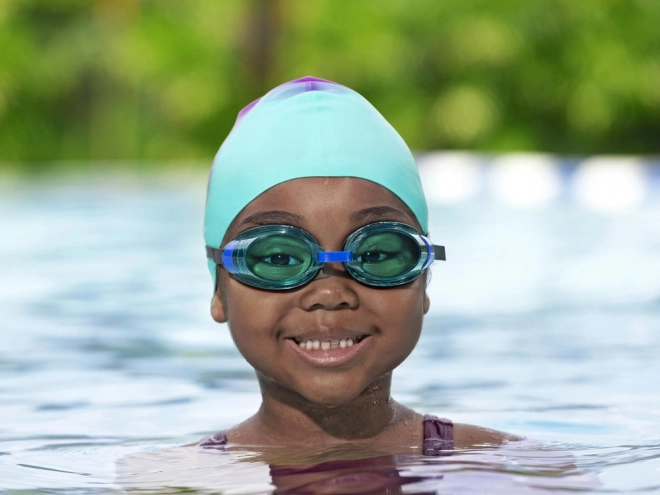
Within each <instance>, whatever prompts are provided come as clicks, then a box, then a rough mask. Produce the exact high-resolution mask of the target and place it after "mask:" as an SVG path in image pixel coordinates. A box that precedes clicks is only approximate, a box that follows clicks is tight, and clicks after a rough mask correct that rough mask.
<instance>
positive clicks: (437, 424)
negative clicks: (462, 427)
mask: <svg viewBox="0 0 660 495" xmlns="http://www.w3.org/2000/svg"><path fill="white" fill-rule="evenodd" d="M453 448H454V423H452V422H451V421H450V420H448V419H444V418H438V417H437V416H432V415H430V414H425V415H424V446H423V448H422V454H424V455H433V456H438V455H450V453H448V452H446V451H447V450H451V449H453ZM443 451H444V452H443Z"/></svg>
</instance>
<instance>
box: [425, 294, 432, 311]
mask: <svg viewBox="0 0 660 495" xmlns="http://www.w3.org/2000/svg"><path fill="white" fill-rule="evenodd" d="M430 308H431V299H430V298H429V294H428V292H426V291H424V314H426V313H428V312H429V309H430Z"/></svg>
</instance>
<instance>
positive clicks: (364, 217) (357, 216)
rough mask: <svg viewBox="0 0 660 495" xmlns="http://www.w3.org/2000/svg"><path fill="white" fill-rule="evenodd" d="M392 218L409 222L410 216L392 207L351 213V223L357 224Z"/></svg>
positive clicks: (373, 208) (378, 207)
mask: <svg viewBox="0 0 660 495" xmlns="http://www.w3.org/2000/svg"><path fill="white" fill-rule="evenodd" d="M392 217H396V218H398V219H401V220H409V218H408V215H406V214H405V213H404V212H402V211H401V210H397V209H396V208H392V207H391V206H372V207H371V208H365V209H364V210H360V211H356V212H353V213H351V221H353V222H356V223H361V222H373V221H377V220H383V219H386V218H392Z"/></svg>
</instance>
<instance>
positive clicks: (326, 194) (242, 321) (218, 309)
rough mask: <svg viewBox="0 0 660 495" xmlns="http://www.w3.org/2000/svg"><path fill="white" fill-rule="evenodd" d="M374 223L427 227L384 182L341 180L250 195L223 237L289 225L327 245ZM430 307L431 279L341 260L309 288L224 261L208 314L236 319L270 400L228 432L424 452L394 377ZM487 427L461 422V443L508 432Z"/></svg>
mask: <svg viewBox="0 0 660 495" xmlns="http://www.w3.org/2000/svg"><path fill="white" fill-rule="evenodd" d="M377 221H396V222H402V223H406V224H408V225H410V226H413V227H415V228H416V229H418V230H420V231H421V228H420V226H419V224H418V222H417V221H416V219H415V217H414V215H413V214H412V213H411V212H410V210H409V209H408V208H407V207H406V206H405V205H404V204H403V203H402V202H401V201H400V200H399V199H398V198H397V197H396V196H394V195H393V194H392V193H391V192H389V191H388V190H386V189H385V188H383V187H381V186H379V185H377V184H374V183H372V182H369V181H366V180H362V179H355V178H343V177H342V178H304V179H296V180H292V181H289V182H285V183H282V184H279V185H277V186H275V187H273V188H271V189H269V190H268V191H266V192H264V193H263V194H261V195H260V196H259V197H257V198H256V199H255V200H254V201H252V202H251V203H250V204H248V205H247V206H246V207H245V209H244V210H243V211H242V212H241V213H240V214H239V215H238V217H237V218H236V219H235V221H234V222H233V223H232V225H231V226H230V228H229V230H228V232H227V234H226V236H225V242H226V241H228V240H230V239H232V238H233V237H234V236H236V235H237V234H239V233H240V232H242V231H244V230H247V229H249V228H252V227H256V226H259V225H265V224H288V225H294V226H296V227H300V228H303V229H305V230H307V231H308V232H310V233H311V234H312V235H313V236H314V237H315V238H316V240H317V241H318V242H319V244H320V245H322V246H323V247H324V249H325V250H328V251H339V250H341V248H342V244H343V242H344V240H345V239H346V237H347V236H348V235H349V234H351V233H352V232H354V231H355V230H356V229H358V228H360V227H362V226H364V225H366V224H369V223H373V222H377ZM428 309H429V298H428V296H427V294H426V291H425V277H424V276H421V277H419V278H417V279H416V280H414V281H412V282H409V283H407V284H405V285H401V286H397V287H390V288H374V287H369V286H366V285H363V284H361V283H359V282H357V281H356V280H354V279H353V278H351V277H350V276H349V275H348V274H347V273H346V272H345V271H344V269H343V266H342V265H341V264H340V263H329V264H326V265H325V267H324V268H323V270H322V271H321V272H320V273H319V274H318V275H317V277H316V278H315V279H314V280H312V281H311V282H310V283H308V284H306V285H304V286H302V287H299V288H296V289H291V290H286V291H269V290H262V289H256V288H254V287H250V286H248V285H245V284H243V283H241V282H238V281H237V280H235V279H234V278H233V277H231V275H229V274H228V273H227V272H226V271H225V270H223V269H222V268H220V269H218V290H217V291H216V293H215V294H214V297H213V300H212V304H211V313H212V315H213V318H214V319H215V320H216V321H218V322H227V323H228V325H229V329H230V331H231V335H232V338H233V340H234V342H235V343H236V346H237V347H238V349H239V351H240V352H241V354H242V355H243V356H244V357H245V359H246V360H247V361H248V362H249V363H250V364H251V365H252V366H253V367H254V369H255V370H256V372H257V378H258V380H259V385H260V387H261V392H262V398H263V402H262V406H261V408H260V409H259V411H258V412H257V413H256V414H255V415H254V416H252V417H251V418H250V419H248V420H247V421H245V422H243V423H241V424H240V425H237V426H236V427H234V428H232V429H231V430H229V431H228V433H227V437H228V441H229V442H230V443H233V444H237V445H285V446H286V445H288V446H294V445H300V446H303V445H317V446H318V445H327V446H332V445H338V444H342V443H346V442H350V443H353V444H355V443H356V442H358V443H360V442H361V443H365V444H369V445H374V446H380V447H382V448H383V449H385V450H388V451H405V452H409V453H414V452H416V451H417V450H419V449H420V448H421V443H422V435H423V433H422V416H421V415H419V414H418V413H416V412H414V411H412V410H410V409H408V408H406V407H404V406H402V405H400V404H398V403H396V402H395V401H394V400H393V399H391V398H390V383H391V377H392V370H394V368H396V367H397V366H398V365H399V364H401V362H402V361H403V360H405V359H406V357H408V355H409V354H410V353H411V352H412V350H413V349H414V347H415V345H416V344H417V341H418V339H419V336H420V332H421V328H422V320H423V317H424V314H425V313H426V312H427V311H428ZM351 335H360V336H363V338H362V340H361V341H360V343H359V344H356V345H354V346H353V347H352V348H350V349H342V350H340V349H333V350H331V351H329V352H325V353H324V352H323V351H305V350H301V349H300V348H299V346H298V345H297V344H296V339H300V338H303V339H305V338H309V339H318V340H324V339H335V338H336V339H341V338H347V337H349V336H351ZM488 432H490V430H482V429H479V428H476V427H469V426H468V425H457V427H456V428H455V442H456V443H457V444H460V443H461V438H462V437H465V438H466V439H467V438H468V437H470V441H469V442H468V443H470V444H471V443H478V442H479V441H480V440H482V441H487V442H496V443H497V442H498V440H499V441H501V440H502V438H504V437H502V436H501V434H499V436H497V435H496V436H493V435H490V436H489V435H488V434H487V433H488ZM491 433H492V434H495V433H497V432H491ZM411 447H412V449H411Z"/></svg>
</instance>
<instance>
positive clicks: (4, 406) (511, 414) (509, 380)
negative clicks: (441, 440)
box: [0, 177, 660, 494]
mask: <svg viewBox="0 0 660 495" xmlns="http://www.w3.org/2000/svg"><path fill="white" fill-rule="evenodd" d="M204 190H205V185H204V178H203V177H199V178H195V177H192V178H190V179H189V180H188V181H181V182H180V183H177V184H171V183H170V184H159V185H154V184H153V183H151V182H148V181H147V182H145V183H142V184H136V183H133V184H127V183H122V184H120V185H113V184H108V183H107V181H101V180H99V181H89V182H80V183H78V184H67V185H58V186H46V185H32V186H26V185H20V184H19V185H18V186H16V187H13V188H11V189H7V188H5V189H2V191H1V192H0V317H1V319H0V490H3V489H4V490H12V491H14V492H15V493H31V494H32V493H104V494H105V493H114V492H117V493H118V492H120V491H121V486H120V484H118V483H116V472H115V471H116V469H118V470H119V471H120V475H121V476H120V478H121V479H122V480H123V482H122V483H125V484H130V483H133V484H139V483H140V482H141V481H140V480H142V481H144V482H145V483H146V482H147V481H148V480H147V477H148V476H152V481H155V482H157V483H160V484H161V487H160V488H159V489H158V490H159V492H160V493H162V492H163V490H164V488H163V486H162V485H165V486H169V487H173V488H172V489H174V487H179V488H182V487H190V488H195V487H197V488H198V489H199V490H200V491H202V492H203V493H209V492H214V491H215V492H224V493H268V492H269V491H271V490H273V489H274V488H273V487H274V486H277V487H278V488H281V489H282V490H289V492H288V493H301V492H300V491H298V492H296V491H291V490H303V489H304V490H308V492H310V493H319V490H321V488H322V487H325V488H324V489H326V490H329V492H331V493H337V491H336V490H338V488H337V486H339V485H341V486H342V487H343V488H342V489H344V490H350V489H352V488H350V486H351V484H359V483H361V482H364V483H366V482H368V481H369V482H374V483H375V482H376V481H378V482H384V483H390V482H391V483H392V486H390V487H389V488H388V490H389V491H390V493H397V492H396V490H400V492H402V493H424V491H429V492H431V493H432V492H434V491H435V490H438V491H439V493H498V492H497V491H496V490H500V492H501V493H511V494H516V493H536V492H543V493H547V490H548V489H550V488H552V489H553V490H555V491H556V492H558V493H561V492H565V493H569V492H570V490H574V489H578V488H580V489H585V490H588V491H595V492H603V493H611V492H612V491H624V492H632V491H634V492H635V493H640V494H645V493H654V492H657V491H658V490H660V380H657V378H656V377H657V376H660V360H659V359H658V357H657V356H658V355H660V256H658V254H659V252H660V229H659V228H658V225H660V204H658V202H657V201H655V202H653V201H649V202H647V203H645V204H644V205H642V206H640V207H639V208H638V209H637V210H635V211H627V212H624V213H617V214H615V215H607V214H603V213H597V212H596V213H594V212H590V211H587V210H583V209H581V208H580V207H579V206H577V205H576V204H573V203H571V202H568V201H561V200H557V202H555V203H552V204H550V205H546V206H544V207H542V208H537V209H531V210H523V209H516V208H513V207H510V206H506V205H503V204H500V203H497V202H495V201H490V200H486V199H483V198H474V199H473V200H471V201H468V202H464V203H459V204H456V205H453V206H438V207H436V208H433V210H432V212H431V220H432V222H431V223H432V224H431V236H432V238H433V239H434V240H435V241H437V242H438V243H440V244H443V245H446V246H447V254H448V259H449V261H448V262H447V263H445V264H443V265H442V266H439V267H436V268H434V269H433V280H432V283H431V287H430V289H429V292H430V296H431V313H430V314H429V316H428V317H427V318H426V320H425V326H424V332H423V335H422V340H421V341H420V344H419V346H418V348H417V349H416V350H415V352H414V353H413V354H412V356H411V357H410V358H409V359H408V360H407V361H406V362H405V363H404V364H403V365H402V366H401V367H400V368H399V369H397V370H396V372H395V375H394V388H393V394H394V396H395V397H396V398H397V399H398V400H399V401H400V402H403V403H405V404H406V405H408V406H410V407H413V408H414V409H416V410H418V411H419V412H421V413H429V414H438V415H441V416H444V417H449V418H451V419H452V420H454V421H456V422H465V423H474V424H479V425H483V426H486V427H491V428H495V429H499V430H504V431H509V432H512V433H516V434H521V435H525V436H526V437H528V438H531V439H535V440H538V441H542V442H544V443H543V444H542V446H539V444H538V443H534V444H527V443H523V444H521V445H517V446H514V445H513V444H510V445H508V446H507V447H506V448H504V449H499V450H498V449H482V450H470V451H457V452H454V453H452V455H451V456H446V457H442V458H421V457H416V456H405V457H401V456H397V457H394V458H392V457H383V456H381V457H376V458H375V459H371V460H370V461H364V463H366V464H362V465H361V466H359V467H355V465H354V464H353V465H347V464H342V463H341V462H339V461H336V460H330V459H324V458H313V457H310V458H308V462H300V459H298V460H295V462H288V463H284V462H282V461H281V460H278V461H277V462H275V461H273V460H272V459H266V458H261V459H258V458H255V456H254V455H253V454H251V453H238V452H235V451H232V452H230V453H222V452H207V451H202V450H201V449H192V448H188V449H181V448H177V447H178V446H181V445H184V444H188V443H191V442H194V441H196V440H198V439H199V438H201V437H203V436H205V435H207V434H209V433H213V432H215V431H218V430H221V429H226V428H228V427H230V426H232V425H234V424H235V423H237V422H239V421H241V420H242V419H245V417H247V416H249V415H250V414H252V413H253V412H254V411H255V410H256V408H257V407H258V404H259V393H258V389H257V386H256V381H255V379H254V376H253V372H252V370H251V369H250V367H249V366H248V365H247V364H246V363H245V362H244V361H243V360H242V358H241V357H240V356H239V355H238V353H237V352H236V350H235V349H234V347H233V344H232V342H231V339H230V337H229V335H228V332H227V331H226V328H225V327H223V326H221V325H216V324H214V323H213V322H212V320H211V318H210V317H209V315H208V304H209V300H210V295H211V294H210V292H211V282H210V278H209V276H208V273H207V272H206V263H205V260H204V250H203V241H202V234H201V232H202V211H203V195H204ZM310 455H311V454H310ZM371 457H374V456H373V455H372V456H371ZM309 459H314V460H315V461H316V462H314V463H310V462H309ZM310 464H316V466H310ZM117 466H118V467H117ZM273 466H277V467H273ZM287 466H288V467H287ZM365 472H366V473H365ZM360 473H362V474H360ZM367 474H368V476H367ZM363 475H364V476H363ZM361 476H362V477H361ZM416 477H419V478H423V479H422V480H417V479H416ZM332 479H334V480H335V482H332V481H329V480H332ZM411 479H415V481H414V482H410V480H411ZM595 479H596V480H597V482H595V481H594V480H595ZM360 480H362V481H360ZM404 481H405V483H404ZM598 483H600V486H599V485H598ZM329 485H330V486H332V489H329V488H328V486H329ZM145 486H147V485H145ZM301 486H302V487H306V488H300V487H301ZM500 486H501V487H502V488H500ZM223 487H227V488H226V489H225V488H223ZM485 487H486V488H485ZM541 487H544V488H541ZM586 487H588V488H586ZM179 488H177V489H179ZM313 490H317V491H316V492H314V491H313ZM333 490H334V491H333ZM393 490H394V491H393ZM415 490H416V491H415ZM542 490H545V491H542ZM381 492H382V490H381ZM284 493H287V492H284ZM302 493H306V492H304V491H303V492H302ZM348 493H350V491H349V492H348ZM553 493H554V492H553Z"/></svg>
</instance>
